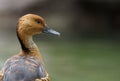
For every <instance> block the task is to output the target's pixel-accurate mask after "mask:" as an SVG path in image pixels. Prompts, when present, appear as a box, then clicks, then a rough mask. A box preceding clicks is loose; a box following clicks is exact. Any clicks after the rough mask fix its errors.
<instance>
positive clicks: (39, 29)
mask: <svg viewBox="0 0 120 81" xmlns="http://www.w3.org/2000/svg"><path fill="white" fill-rule="evenodd" d="M17 31H19V32H21V33H23V34H24V35H35V34H40V33H48V34H53V35H58V36H59V35H60V33H59V32H57V31H55V30H53V29H51V28H49V27H48V25H47V24H46V21H45V20H44V19H43V18H42V17H40V16H38V15H35V14H27V15H24V16H22V17H21V18H20V19H19V22H18V29H17Z"/></svg>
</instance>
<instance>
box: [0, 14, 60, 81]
mask: <svg viewBox="0 0 120 81" xmlns="http://www.w3.org/2000/svg"><path fill="white" fill-rule="evenodd" d="M41 33H47V34H52V35H57V36H59V35H60V33H59V32H57V31H55V30H54V29H52V28H50V27H49V26H48V25H47V24H46V21H45V19H44V18H42V17H41V16H39V15H36V14H26V15H24V16H22V17H20V18H19V20H18V24H17V28H16V34H17V37H18V40H19V42H20V45H21V49H20V52H19V53H18V54H16V55H14V56H12V57H11V58H9V59H7V61H6V62H5V64H4V66H3V68H2V70H1V73H0V81H50V76H49V74H48V72H47V71H46V69H45V64H44V62H43V60H42V56H41V53H40V51H39V48H38V47H37V45H36V44H35V42H34V41H33V38H32V37H33V36H34V35H36V34H41Z"/></svg>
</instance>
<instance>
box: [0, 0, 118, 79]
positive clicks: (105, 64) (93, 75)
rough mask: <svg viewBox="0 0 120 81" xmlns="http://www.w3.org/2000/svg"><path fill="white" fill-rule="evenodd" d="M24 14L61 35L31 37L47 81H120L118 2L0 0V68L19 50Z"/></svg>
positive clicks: (91, 0) (93, 0)
mask: <svg viewBox="0 0 120 81" xmlns="http://www.w3.org/2000/svg"><path fill="white" fill-rule="evenodd" d="M27 13H33V14H38V15H41V16H42V17H44V18H45V19H46V21H47V24H48V25H49V26H50V27H51V28H53V29H56V30H57V31H59V32H61V36H60V37H56V36H51V35H46V34H41V35H37V36H34V41H35V42H36V44H37V45H38V47H39V49H40V51H41V53H42V56H43V60H44V62H45V65H46V68H47V71H48V73H49V74H50V76H51V81H120V42H119V41H120V1H117V0H110V1H109V0H104V1H99V0H24V1H20V0H0V68H2V66H3V65H4V62H5V61H6V60H7V59H8V58H10V57H11V56H12V55H15V54H17V53H18V52H19V50H20V45H19V43H18V40H17V37H16V25H17V21H18V19H19V17H21V16H22V15H24V14H27Z"/></svg>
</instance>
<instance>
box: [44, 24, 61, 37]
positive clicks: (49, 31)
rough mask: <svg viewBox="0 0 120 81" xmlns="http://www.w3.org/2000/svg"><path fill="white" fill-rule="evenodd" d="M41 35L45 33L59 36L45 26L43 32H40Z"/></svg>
mask: <svg viewBox="0 0 120 81" xmlns="http://www.w3.org/2000/svg"><path fill="white" fill-rule="evenodd" d="M42 32H43V33H47V34H51V35H57V36H60V33H59V32H57V31H55V30H53V29H51V28H49V27H48V26H47V25H46V27H45V28H44V30H43V31H42Z"/></svg>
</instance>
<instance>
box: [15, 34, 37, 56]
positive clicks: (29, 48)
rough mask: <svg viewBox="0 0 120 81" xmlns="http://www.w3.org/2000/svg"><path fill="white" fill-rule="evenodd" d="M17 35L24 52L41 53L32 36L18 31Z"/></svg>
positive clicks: (29, 53)
mask: <svg viewBox="0 0 120 81" xmlns="http://www.w3.org/2000/svg"><path fill="white" fill-rule="evenodd" d="M17 36H18V39H19V42H20V44H21V48H22V54H26V55H39V50H38V47H37V46H36V44H35V43H34V41H33V40H32V36H29V35H25V34H24V35H23V34H21V33H19V32H17Z"/></svg>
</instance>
